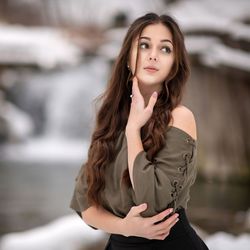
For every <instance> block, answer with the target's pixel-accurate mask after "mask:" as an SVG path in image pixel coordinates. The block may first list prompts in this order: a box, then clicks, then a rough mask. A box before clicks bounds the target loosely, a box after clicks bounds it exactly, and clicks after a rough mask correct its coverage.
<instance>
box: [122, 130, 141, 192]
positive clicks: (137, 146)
mask: <svg viewBox="0 0 250 250" xmlns="http://www.w3.org/2000/svg"><path fill="white" fill-rule="evenodd" d="M126 138H127V148H128V169H129V176H130V180H131V183H132V186H133V188H134V181H133V165H134V160H135V158H136V156H137V154H138V153H139V152H141V151H142V150H144V149H143V145H142V141H141V134H140V129H135V128H131V127H127V128H126Z"/></svg>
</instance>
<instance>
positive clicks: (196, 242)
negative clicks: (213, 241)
mask: <svg viewBox="0 0 250 250" xmlns="http://www.w3.org/2000/svg"><path fill="white" fill-rule="evenodd" d="M177 213H178V214H179V221H178V222H177V223H176V224H175V225H174V226H173V227H172V228H171V230H170V233H169V235H168V236H167V237H166V238H165V239H164V240H149V239H146V238H141V237H135V236H129V237H125V236H122V235H118V234H111V235H110V238H109V240H108V243H107V245H106V247H105V250H127V249H129V250H163V249H164V250H165V249H166V250H167V249H171V250H175V249H176V250H208V247H207V246H206V244H205V243H204V241H203V240H202V239H201V238H200V237H199V236H198V235H197V233H196V232H195V230H194V229H193V228H192V227H191V225H190V223H189V221H188V218H187V216H186V213H185V209H184V208H181V209H179V210H178V211H177Z"/></svg>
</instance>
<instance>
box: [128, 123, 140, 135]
mask: <svg viewBox="0 0 250 250" xmlns="http://www.w3.org/2000/svg"><path fill="white" fill-rule="evenodd" d="M140 131H141V128H140V127H138V126H136V125H134V124H127V126H126V129H125V134H126V135H128V134H129V133H140Z"/></svg>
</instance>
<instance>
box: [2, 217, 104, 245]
mask: <svg viewBox="0 0 250 250" xmlns="http://www.w3.org/2000/svg"><path fill="white" fill-rule="evenodd" d="M104 236H105V234H104V232H102V231H100V230H94V229H92V228H90V227H89V226H87V225H86V224H85V223H84V222H83V221H82V220H81V219H80V217H79V216H78V215H68V216H65V217H62V218H59V219H57V220H55V221H53V222H51V223H50V224H48V225H45V226H41V227H37V228H35V229H31V230H27V231H24V232H21V233H9V234H6V235H4V236H3V237H2V239H1V241H0V249H1V250H45V249H46V250H71V249H72V250H73V249H75V250H76V249H80V248H81V249H82V247H83V246H84V247H87V246H90V245H93V244H95V243H96V242H97V241H99V240H102V239H104Z"/></svg>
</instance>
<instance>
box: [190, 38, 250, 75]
mask: <svg viewBox="0 0 250 250" xmlns="http://www.w3.org/2000/svg"><path fill="white" fill-rule="evenodd" d="M185 42H186V47H187V50H188V52H189V53H190V54H198V55H199V56H200V59H201V61H202V63H203V64H204V65H207V66H210V67H214V68H215V67H218V66H220V65H226V66H229V67H232V68H239V69H243V70H246V71H250V53H248V52H245V51H242V50H240V49H233V48H230V47H227V46H226V45H224V44H222V43H221V41H220V40H219V39H218V38H215V37H205V36H187V38H186V40H185Z"/></svg>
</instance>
